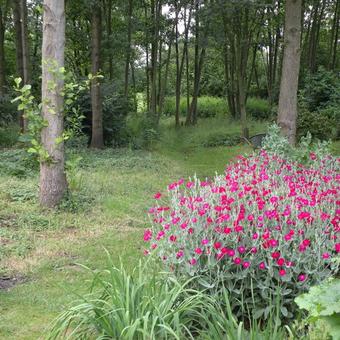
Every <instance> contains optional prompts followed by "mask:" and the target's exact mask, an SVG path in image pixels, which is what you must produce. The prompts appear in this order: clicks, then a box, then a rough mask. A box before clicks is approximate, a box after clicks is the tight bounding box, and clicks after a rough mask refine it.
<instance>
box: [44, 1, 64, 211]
mask: <svg viewBox="0 0 340 340" xmlns="http://www.w3.org/2000/svg"><path fill="white" fill-rule="evenodd" d="M43 8H44V14H43V44H42V85H41V90H42V109H41V112H42V117H43V119H44V120H45V121H46V122H47V126H46V127H44V128H43V129H42V132H41V142H42V147H43V148H44V149H45V150H46V151H47V153H48V155H49V158H50V159H49V160H47V161H46V160H45V161H41V163H40V204H41V205H42V206H44V207H55V206H56V205H57V204H58V203H59V202H60V200H61V199H62V198H63V196H64V194H65V191H66V189H67V182H66V175H65V171H64V143H63V142H59V141H58V140H59V139H60V138H62V135H63V105H64V98H63V96H62V95H61V93H62V91H63V87H64V80H63V76H62V75H59V76H56V75H55V72H53V70H52V71H51V68H55V67H57V68H58V69H59V68H61V67H64V49H65V11H64V1H62V0H60V1H58V2H57V1H55V0H44V5H43ZM57 74H59V73H58V72H57ZM51 83H53V84H55V86H56V87H55V88H53V89H52V87H51Z"/></svg>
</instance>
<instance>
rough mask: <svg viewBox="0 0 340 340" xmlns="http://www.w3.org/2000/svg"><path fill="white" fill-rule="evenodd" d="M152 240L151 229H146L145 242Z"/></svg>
mask: <svg viewBox="0 0 340 340" xmlns="http://www.w3.org/2000/svg"><path fill="white" fill-rule="evenodd" d="M151 238H152V231H151V230H150V229H146V230H145V231H144V241H145V242H148V241H150V240H151Z"/></svg>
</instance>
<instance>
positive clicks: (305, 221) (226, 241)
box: [144, 150, 340, 295]
mask: <svg viewBox="0 0 340 340" xmlns="http://www.w3.org/2000/svg"><path fill="white" fill-rule="evenodd" d="M310 157H311V160H313V162H314V164H315V166H312V167H309V168H307V167H304V166H302V165H301V164H296V163H292V162H288V161H285V160H284V159H281V158H279V157H278V156H275V155H269V154H267V153H266V151H263V150H262V151H261V152H260V153H259V154H254V155H252V156H249V157H242V156H240V157H238V160H237V161H235V162H234V163H232V164H231V165H230V166H228V167H227V168H226V171H225V174H224V175H223V176H216V177H215V178H214V179H213V180H212V181H200V180H198V179H197V178H194V179H193V180H192V181H188V182H185V181H184V180H183V179H181V180H179V181H178V182H174V183H172V184H170V185H169V186H168V194H167V195H166V196H167V199H166V200H164V199H163V195H162V194H161V193H157V194H155V196H154V197H155V199H156V200H157V202H161V201H164V202H168V204H163V205H160V204H157V205H155V206H154V207H152V208H151V209H150V210H149V214H150V217H151V220H152V228H151V229H147V230H146V231H145V233H144V241H146V242H148V243H150V247H148V249H147V250H145V253H146V254H148V253H149V252H151V251H153V252H155V253H156V254H157V255H158V256H159V257H160V258H161V259H162V261H163V262H164V263H165V264H166V265H167V266H169V268H171V269H172V270H174V271H175V272H177V273H186V274H190V275H202V274H206V273H209V277H212V276H213V277H214V274H216V276H217V274H218V276H219V278H220V277H221V276H222V277H224V281H225V284H226V285H227V286H228V287H229V288H230V289H231V290H232V289H234V288H235V287H236V286H237V285H239V284H241V285H242V283H237V284H236V282H239V281H240V280H241V281H242V282H243V284H245V282H248V281H246V280H245V279H248V280H249V279H250V280H253V281H254V282H257V283H258V284H257V288H258V289H262V290H263V288H264V287H269V286H270V287H274V286H277V284H278V283H279V284H283V285H284V286H285V287H288V286H289V287H290V288H289V291H291V290H294V291H295V292H296V294H297V293H298V292H300V291H301V290H304V289H306V288H308V287H309V285H310V284H314V283H317V282H320V281H322V280H323V279H324V278H326V277H328V276H329V275H331V274H333V273H334V272H336V271H337V270H338V266H337V264H336V263H335V262H334V261H333V258H334V257H335V256H338V255H339V253H340V237H339V231H340V197H339V183H340V175H339V172H338V170H339V165H340V159H334V158H331V157H327V158H325V159H318V158H317V157H316V155H315V154H311V155H310ZM261 287H262V288H261ZM287 289H288V288H287ZM259 294H260V293H259ZM261 294H262V293H261ZM287 294H288V293H287ZM293 295H295V293H294V294H293Z"/></svg>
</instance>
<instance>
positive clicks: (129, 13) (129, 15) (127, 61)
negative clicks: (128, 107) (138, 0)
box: [124, 0, 132, 98]
mask: <svg viewBox="0 0 340 340" xmlns="http://www.w3.org/2000/svg"><path fill="white" fill-rule="evenodd" d="M127 18H128V20H127V22H128V27H127V46H126V58H125V82H124V95H125V98H128V94H129V65H130V57H131V32H132V0H129V1H128V10H127Z"/></svg>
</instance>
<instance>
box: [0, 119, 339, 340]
mask: <svg viewBox="0 0 340 340" xmlns="http://www.w3.org/2000/svg"><path fill="white" fill-rule="evenodd" d="M224 123H225V124H221V121H206V122H201V123H200V124H199V126H198V127H196V128H185V127H183V128H180V129H178V130H175V129H174V128H170V127H169V126H168V125H165V126H164V128H163V129H164V131H163V134H162V138H161V140H160V141H158V142H155V143H154V144H153V145H152V146H151V148H150V151H142V150H130V149H127V148H125V149H106V150H103V151H90V150H80V151H77V150H71V151H69V152H68V154H69V155H70V154H73V155H79V156H81V157H82V160H81V162H80V167H79V169H78V170H77V171H76V174H75V175H74V178H72V185H73V186H74V192H73V194H72V199H70V200H69V201H65V202H64V203H63V204H62V206H61V207H60V208H59V209H58V211H56V212H53V211H42V210H41V209H40V208H39V206H38V203H37V194H38V171H37V170H32V171H26V169H25V168H24V169H23V170H22V169H21V170H20V169H19V170H20V171H17V169H16V168H17V167H19V168H20V166H21V167H22V165H18V164H19V163H20V162H21V159H20V157H22V156H21V155H22V152H21V151H20V150H19V151H18V150H17V149H14V148H13V149H7V150H2V151H1V150H0V162H1V164H2V165H1V166H2V168H0V338H1V339H39V338H41V339H43V338H45V336H44V335H46V330H47V329H48V328H49V325H50V324H51V322H52V320H53V319H54V317H55V316H56V315H58V313H60V312H61V311H62V310H63V309H64V308H65V306H68V305H69V304H70V302H72V301H73V300H74V299H76V298H77V297H76V294H75V293H77V294H79V293H82V292H85V291H87V290H88V284H87V282H86V280H87V279H89V278H90V277H91V273H90V272H89V271H87V270H85V269H84V268H83V267H82V266H80V265H79V264H82V265H85V266H87V267H89V268H91V269H102V268H104V267H105V264H106V259H105V252H104V248H106V249H107V250H108V251H109V253H110V254H112V258H113V260H114V261H115V263H118V262H119V258H121V259H122V261H123V262H124V264H126V265H127V266H128V267H129V268H131V267H132V266H134V265H135V264H136V262H137V261H138V259H139V258H141V254H142V251H143V242H142V241H141V240H142V234H143V229H144V228H145V227H147V225H148V217H147V214H146V211H147V208H148V207H150V206H151V205H152V204H153V194H154V193H155V192H157V191H162V190H164V189H165V188H166V185H167V184H168V183H170V182H171V181H173V180H178V179H179V178H182V177H183V178H188V177H190V176H193V175H194V174H197V176H198V177H200V178H204V177H210V176H214V175H215V173H216V172H219V173H221V172H223V169H224V168H225V166H226V164H227V163H228V162H229V161H230V160H231V159H232V158H233V157H235V156H236V155H238V154H244V153H246V152H251V149H250V148H249V147H248V146H245V145H237V146H233V147H227V146H215V147H204V146H203V144H204V141H206V140H209V141H211V140H214V137H211V136H212V134H215V135H217V134H221V133H228V134H230V133H231V134H233V133H236V134H237V133H238V131H239V130H238V129H239V127H238V126H237V125H236V124H227V123H226V122H224ZM250 130H251V133H257V132H264V131H265V127H264V126H263V124H260V123H253V124H252V125H251V126H250ZM215 139H216V138H215ZM338 146H339V145H338ZM25 171H26V172H25ZM11 286H12V287H11Z"/></svg>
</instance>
